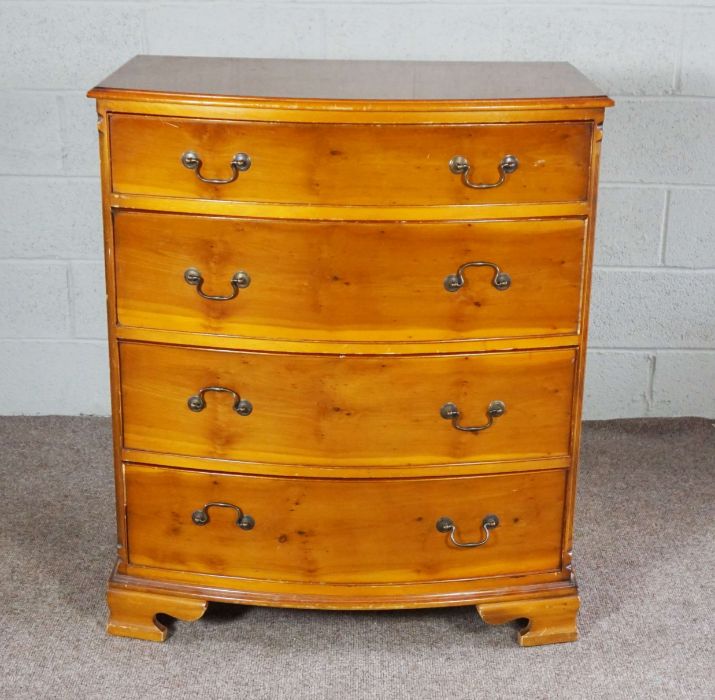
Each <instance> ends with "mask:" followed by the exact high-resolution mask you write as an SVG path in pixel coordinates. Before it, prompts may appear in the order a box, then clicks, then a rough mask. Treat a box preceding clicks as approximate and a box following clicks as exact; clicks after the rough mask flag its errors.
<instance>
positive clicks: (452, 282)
mask: <svg viewBox="0 0 715 700" xmlns="http://www.w3.org/2000/svg"><path fill="white" fill-rule="evenodd" d="M469 267H491V268H492V269H493V270H494V277H492V286H493V287H495V288H496V289H498V290H499V291H500V292H503V291H505V290H507V289H509V287H511V277H510V276H509V275H508V274H507V273H506V272H502V270H501V268H500V267H499V265H497V264H496V263H493V262H487V261H486V260H475V261H473V262H466V263H464V265H460V266H459V269H458V270H457V272H456V273H455V274H453V275H447V276H446V277H445V278H444V288H445V289H446V290H447V291H448V292H456V291H457V290H458V289H461V288H462V287H464V282H465V279H464V271H465V270H466V269H467V268H469Z"/></svg>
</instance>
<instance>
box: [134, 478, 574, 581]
mask: <svg viewBox="0 0 715 700" xmlns="http://www.w3.org/2000/svg"><path fill="white" fill-rule="evenodd" d="M125 478H126V484H127V504H128V505H127V523H128V533H129V562H130V563H131V564H133V565H135V566H152V567H158V568H168V569H174V570H184V571H193V572H197V573H204V574H207V573H209V574H216V575H221V576H238V577H243V578H254V579H268V580H271V579H273V580H279V581H303V582H316V583H317V582H323V583H399V582H411V581H435V580H443V579H464V578H480V577H485V576H508V575H514V574H525V573H537V572H541V571H552V570H557V569H559V568H560V565H561V546H560V545H561V514H562V509H563V501H564V495H565V484H566V480H565V472H564V471H561V470H558V471H547V472H530V473H522V474H517V475H501V476H480V477H462V478H457V479H445V478H438V479H429V480H427V479H396V480H383V479H365V480H348V479H300V478H298V479H285V478H275V477H271V478H267V477H256V476H238V475H228V474H224V475H217V474H213V473H210V472H196V471H176V470H171V469H167V468H161V467H146V466H137V465H127V466H126V467H125ZM215 501H222V502H228V503H232V504H234V505H238V506H239V507H240V508H241V509H242V510H243V511H244V512H245V513H247V514H249V515H251V516H252V517H253V518H254V519H255V523H256V524H255V527H254V528H253V529H252V530H249V531H244V530H242V529H241V528H239V527H237V526H236V512H235V511H234V510H232V509H230V508H218V507H212V508H210V509H209V510H208V511H207V512H208V514H209V517H210V520H209V522H208V523H207V524H206V525H195V524H194V523H193V522H192V520H191V514H192V513H193V512H194V511H195V510H197V509H200V508H201V507H202V506H203V505H204V504H206V503H210V502H215ZM492 513H493V514H496V515H497V516H498V517H499V519H500V524H499V526H498V527H496V528H495V529H494V530H493V531H492V532H491V536H490V539H489V541H488V542H487V544H485V545H483V546H482V547H476V548H473V549H459V548H457V547H455V546H453V545H451V544H450V543H449V542H448V536H447V535H446V534H444V533H440V532H438V531H437V529H436V527H435V524H436V522H437V520H438V519H439V518H440V517H442V516H449V517H451V518H452V519H453V520H454V521H455V522H456V523H457V524H458V526H459V537H460V538H462V539H463V540H467V541H470V540H471V541H479V540H481V539H482V537H483V532H482V527H481V523H482V519H483V518H484V517H485V516H487V515H490V514H492Z"/></svg>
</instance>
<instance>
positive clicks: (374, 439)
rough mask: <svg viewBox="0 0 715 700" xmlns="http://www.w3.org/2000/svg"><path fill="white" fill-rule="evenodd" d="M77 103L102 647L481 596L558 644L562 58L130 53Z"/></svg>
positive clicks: (562, 565)
mask: <svg viewBox="0 0 715 700" xmlns="http://www.w3.org/2000/svg"><path fill="white" fill-rule="evenodd" d="M89 94H90V96H91V97H94V98H96V100H97V109H98V114H99V136H100V150H101V160H102V182H103V207H104V224H105V251H106V263H107V295H108V296H107V298H108V310H109V338H110V358H111V374H112V397H113V420H114V450H115V464H116V467H115V476H116V480H115V481H116V492H117V522H118V545H117V550H118V560H117V564H116V568H115V570H114V573H113V574H112V576H111V579H110V582H109V593H108V599H109V607H110V621H109V626H108V630H109V631H110V632H111V633H113V634H117V635H124V636H130V637H139V638H143V639H154V640H163V639H164V638H165V637H166V629H165V628H164V627H163V626H162V625H161V624H160V623H159V622H157V620H156V615H157V614H158V613H165V614H168V615H171V616H174V617H177V618H180V619H184V620H192V619H197V618H199V617H200V616H201V615H202V614H203V612H204V610H205V609H206V606H207V603H208V601H212V600H213V601H231V602H235V603H245V604H253V605H274V606H290V607H306V608H310V607H312V608H353V609H366V608H370V609H375V608H403V607H428V606H446V605H476V607H477V609H478V611H479V613H480V614H481V616H482V618H483V619H484V620H486V621H487V622H490V623H501V622H506V621H509V620H514V619H521V618H524V619H526V620H527V621H528V622H527V624H526V625H525V626H524V627H523V629H522V630H521V632H520V636H519V641H520V642H521V643H522V644H524V645H534V644H545V643H552V642H563V641H570V640H573V639H575V638H576V613H577V610H578V596H577V589H576V583H575V580H574V576H573V571H572V564H571V546H572V522H573V513H574V493H575V484H576V468H577V458H578V448H579V425H580V406H581V394H582V387H583V371H584V350H585V341H586V327H587V318H588V293H589V281H590V266H591V255H592V241H593V231H594V216H595V206H596V185H597V175H598V160H599V150H600V141H601V125H602V122H603V114H604V109H605V108H606V107H608V106H609V105H610V104H611V101H610V100H609V99H608V98H607V97H605V96H603V95H602V94H601V93H600V91H599V90H598V89H597V88H596V87H595V86H593V85H592V84H591V83H589V82H588V81H587V80H586V79H585V78H584V77H583V76H581V75H580V74H579V73H577V72H576V71H575V70H574V69H573V68H571V66H569V65H568V64H516V63H515V64H469V63H463V64H459V63H436V64H435V63H407V62H394V63H379V62H313V61H277V60H246V59H188V58H187V59H182V58H167V57H149V56H140V57H137V58H135V59H133V60H132V61H130V62H129V63H128V64H127V65H125V66H124V67H123V68H121V69H120V70H119V71H117V72H116V73H114V74H113V75H112V76H110V77H109V78H108V79H107V80H106V81H105V82H104V83H102V84H100V85H99V86H97V87H96V88H94V89H93V90H92V91H90V93H89Z"/></svg>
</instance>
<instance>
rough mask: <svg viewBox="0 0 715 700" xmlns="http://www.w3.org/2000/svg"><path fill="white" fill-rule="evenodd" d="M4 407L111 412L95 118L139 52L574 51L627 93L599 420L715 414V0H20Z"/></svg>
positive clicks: (605, 261) (609, 249) (565, 55)
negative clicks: (107, 80)
mask: <svg viewBox="0 0 715 700" xmlns="http://www.w3.org/2000/svg"><path fill="white" fill-rule="evenodd" d="M0 26H2V28H3V40H2V42H0V136H1V138H0V413H1V414H12V413H28V414H47V413H59V414H76V413H97V414H104V413H107V412H108V408H109V402H108V386H107V361H106V350H105V344H104V339H105V329H104V291H103V285H104V282H103V272H102V263H101V254H102V246H101V224H100V213H99V183H98V162H97V146H96V130H95V114H94V108H93V104H92V102H91V101H89V100H87V99H85V97H84V93H85V91H86V90H87V88H89V87H91V86H92V85H93V84H94V83H96V82H97V81H99V80H100V79H101V78H103V77H104V76H105V75H106V74H107V73H109V72H111V71H112V70H114V69H115V68H116V67H117V66H118V65H119V64H121V63H122V62H124V61H125V60H127V59H128V58H130V57H131V56H133V55H134V54H137V53H157V54H190V55H209V56H210V55H214V56H264V57H301V58H383V59H385V58H386V59H398V58H400V59H432V60H450V59H454V60H470V59H471V60H566V61H570V62H572V63H573V64H574V65H576V66H577V67H578V68H579V69H580V70H582V71H583V72H585V73H586V74H587V75H589V76H590V77H591V78H592V79H593V80H595V81H596V82H597V83H599V84H600V85H601V86H602V87H603V88H604V90H606V91H608V92H609V93H610V94H611V95H612V96H613V97H615V98H616V100H617V102H618V106H617V108H616V109H615V110H611V111H609V113H608V118H607V121H606V129H605V134H606V135H605V145H604V153H603V168H602V175H603V187H602V191H601V192H602V194H601V201H600V214H599V227H598V245H597V251H596V265H597V268H596V273H595V286H594V299H593V314H592V323H591V336H590V339H591V351H590V357H589V364H588V372H587V385H588V386H587V396H586V416H587V417H590V418H615V417H631V416H679V415H702V416H709V417H715V224H714V223H713V222H715V136H714V134H715V2H702V1H698V0H690V1H688V0H682V1H680V0H669V1H663V2H658V1H657V0H651V1H648V0H631V1H630V2H614V1H610V0H600V1H599V0H588V1H579V0H572V1H571V2H541V1H538V0H537V1H534V0H532V1H531V2H523V3H513V2H498V1H497V2H484V3H483V2H469V1H467V0H463V1H462V2H441V1H438V0H433V1H431V2H427V1H424V2H407V1H400V2H396V1H389V0H382V1H379V0H374V1H373V2H361V1H359V0H348V1H345V2H338V1H333V2H327V1H323V2H319V1H315V0H314V1H308V0H293V1H292V2H289V1H280V2H223V1H218V0H216V1H214V0H203V1H202V2H188V1H186V2H184V1H181V0H175V1H173V2H171V1H168V2H125V1H102V0H91V1H86V2H60V1H53V0H49V1H47V2H7V1H4V2H0Z"/></svg>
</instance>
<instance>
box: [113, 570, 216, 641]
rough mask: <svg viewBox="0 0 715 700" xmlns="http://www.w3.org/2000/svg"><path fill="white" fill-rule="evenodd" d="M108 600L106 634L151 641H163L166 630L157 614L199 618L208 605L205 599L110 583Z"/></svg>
mask: <svg viewBox="0 0 715 700" xmlns="http://www.w3.org/2000/svg"><path fill="white" fill-rule="evenodd" d="M107 603H108V605H109V622H108V623H107V632H109V634H113V635H115V636H116V637H134V638H135V639H146V640H147V641H151V642H163V641H164V640H165V639H166V637H167V636H168V633H169V631H168V629H167V628H166V625H164V624H162V623H161V622H159V621H158V620H157V618H156V616H157V615H158V614H159V613H163V614H165V615H170V616H171V617H175V618H177V619H179V620H187V621H189V620H198V619H199V618H200V617H201V616H202V615H203V614H204V613H205V612H206V607H207V606H208V603H207V601H205V600H197V599H196V598H185V597H180V596H173V595H161V594H159V593H147V592H146V591H136V590H131V589H127V588H123V587H120V586H113V585H111V584H110V586H109V589H108V591H107Z"/></svg>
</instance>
